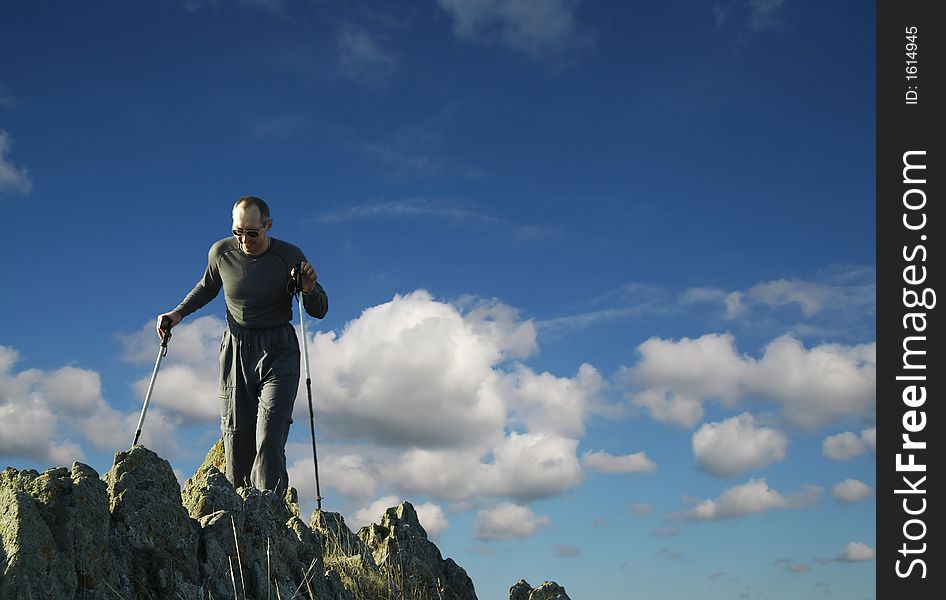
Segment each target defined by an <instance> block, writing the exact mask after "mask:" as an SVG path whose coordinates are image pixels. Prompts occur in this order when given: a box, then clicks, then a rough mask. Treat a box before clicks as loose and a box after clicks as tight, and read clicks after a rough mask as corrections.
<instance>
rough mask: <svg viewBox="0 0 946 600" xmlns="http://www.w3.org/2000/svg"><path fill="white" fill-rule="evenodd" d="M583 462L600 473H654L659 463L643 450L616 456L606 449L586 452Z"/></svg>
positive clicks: (582, 458)
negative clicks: (648, 456) (605, 450)
mask: <svg viewBox="0 0 946 600" xmlns="http://www.w3.org/2000/svg"><path fill="white" fill-rule="evenodd" d="M581 463H582V464H583V465H584V466H585V467H587V468H589V469H591V470H593V471H598V472H599V473H653V472H655V471H656V470H657V463H655V462H654V461H652V460H650V459H649V458H647V455H646V454H645V453H643V452H638V453H636V454H627V455H624V456H614V455H611V454H608V453H607V452H604V451H598V452H585V453H584V454H583V455H582V457H581Z"/></svg>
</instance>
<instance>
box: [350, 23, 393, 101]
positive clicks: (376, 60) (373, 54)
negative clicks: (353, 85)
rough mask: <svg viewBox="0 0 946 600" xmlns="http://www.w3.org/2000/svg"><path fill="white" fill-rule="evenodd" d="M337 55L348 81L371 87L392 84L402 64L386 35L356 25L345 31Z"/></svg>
mask: <svg viewBox="0 0 946 600" xmlns="http://www.w3.org/2000/svg"><path fill="white" fill-rule="evenodd" d="M336 54H337V57H338V66H339V69H340V70H341V72H342V74H343V75H345V77H347V78H349V79H351V80H353V81H356V82H358V83H361V84H364V85H369V86H378V85H383V84H385V83H387V82H388V81H390V79H391V77H392V76H393V75H394V73H395V71H396V70H397V68H398V66H399V64H400V60H401V59H400V55H399V54H398V52H397V51H396V50H394V49H393V47H392V46H391V44H390V43H389V42H388V40H387V39H386V38H385V37H384V36H383V35H380V34H377V33H373V32H371V31H368V30H367V29H365V28H363V27H360V26H358V25H353V24H347V25H344V26H342V27H341V29H340V31H339V34H338V39H337V42H336Z"/></svg>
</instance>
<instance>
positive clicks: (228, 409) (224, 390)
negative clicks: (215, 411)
mask: <svg viewBox="0 0 946 600" xmlns="http://www.w3.org/2000/svg"><path fill="white" fill-rule="evenodd" d="M235 392H236V389H235V387H234V386H232V385H225V384H222V385H221V386H220V391H219V392H218V393H217V397H218V401H219V402H220V430H221V431H226V432H228V433H233V432H234V431H236V409H235V407H234V401H235V398H236V394H235Z"/></svg>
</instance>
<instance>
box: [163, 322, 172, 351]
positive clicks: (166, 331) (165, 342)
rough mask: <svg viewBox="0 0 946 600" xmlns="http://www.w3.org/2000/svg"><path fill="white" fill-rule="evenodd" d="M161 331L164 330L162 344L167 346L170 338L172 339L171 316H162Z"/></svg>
mask: <svg viewBox="0 0 946 600" xmlns="http://www.w3.org/2000/svg"><path fill="white" fill-rule="evenodd" d="M161 331H163V332H164V335H163V336H162V337H161V345H162V346H164V347H165V348H167V345H168V340H170V339H171V317H161Z"/></svg>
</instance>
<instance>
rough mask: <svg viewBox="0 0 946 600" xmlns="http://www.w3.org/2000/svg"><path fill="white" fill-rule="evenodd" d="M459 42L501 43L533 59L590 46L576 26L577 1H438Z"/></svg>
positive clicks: (587, 37)
mask: <svg viewBox="0 0 946 600" xmlns="http://www.w3.org/2000/svg"><path fill="white" fill-rule="evenodd" d="M438 2H439V4H440V7H441V8H442V9H443V10H444V11H445V12H446V13H447V14H449V15H450V17H451V18H452V19H453V33H454V34H455V35H456V36H457V37H458V38H460V39H463V40H471V41H487V42H494V41H498V42H501V43H503V44H505V45H507V46H509V47H510V48H512V49H513V50H516V51H518V52H521V53H523V54H526V55H528V56H530V57H532V58H546V57H557V56H560V55H562V54H563V53H565V52H566V51H568V50H570V49H573V48H582V47H587V46H588V45H589V44H590V43H591V37H590V36H588V35H587V34H586V33H584V32H583V31H581V30H580V28H579V26H578V24H577V23H576V19H575V13H576V11H577V7H578V2H577V1H576V0H438Z"/></svg>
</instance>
